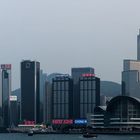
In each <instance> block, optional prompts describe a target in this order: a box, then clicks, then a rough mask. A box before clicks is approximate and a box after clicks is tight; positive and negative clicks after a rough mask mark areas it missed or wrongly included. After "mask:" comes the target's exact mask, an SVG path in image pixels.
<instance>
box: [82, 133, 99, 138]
mask: <svg viewBox="0 0 140 140" xmlns="http://www.w3.org/2000/svg"><path fill="white" fill-rule="evenodd" d="M83 137H84V138H97V134H91V133H85V134H83Z"/></svg>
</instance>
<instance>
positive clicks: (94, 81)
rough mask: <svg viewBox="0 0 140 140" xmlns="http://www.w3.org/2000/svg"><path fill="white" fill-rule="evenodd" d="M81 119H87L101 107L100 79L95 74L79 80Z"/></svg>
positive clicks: (85, 75) (86, 75) (83, 76)
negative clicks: (95, 109) (97, 107)
mask: <svg viewBox="0 0 140 140" xmlns="http://www.w3.org/2000/svg"><path fill="white" fill-rule="evenodd" d="M79 88H80V89H79V90H80V117H79V118H80V119H86V118H87V115H88V114H91V113H94V108H95V107H96V106H99V105H100V79H99V78H97V77H95V75H94V74H83V75H82V76H81V77H80V79H79Z"/></svg>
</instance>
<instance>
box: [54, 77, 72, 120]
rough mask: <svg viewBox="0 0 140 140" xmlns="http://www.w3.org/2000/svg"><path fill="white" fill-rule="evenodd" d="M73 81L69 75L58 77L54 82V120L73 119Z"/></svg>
mask: <svg viewBox="0 0 140 140" xmlns="http://www.w3.org/2000/svg"><path fill="white" fill-rule="evenodd" d="M72 92H73V81H72V79H71V77H70V76H69V75H58V76H56V78H54V79H53V82H52V119H71V118H72V117H73V103H72V99H73V98H72V95H73V94H72Z"/></svg>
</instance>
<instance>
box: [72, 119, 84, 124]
mask: <svg viewBox="0 0 140 140" xmlns="http://www.w3.org/2000/svg"><path fill="white" fill-rule="evenodd" d="M74 124H87V120H85V119H77V120H74Z"/></svg>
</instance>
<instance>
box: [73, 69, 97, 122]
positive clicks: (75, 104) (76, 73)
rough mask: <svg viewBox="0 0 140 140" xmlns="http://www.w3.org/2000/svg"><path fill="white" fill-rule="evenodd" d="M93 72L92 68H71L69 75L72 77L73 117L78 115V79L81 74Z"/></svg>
mask: <svg viewBox="0 0 140 140" xmlns="http://www.w3.org/2000/svg"><path fill="white" fill-rule="evenodd" d="M86 73H88V74H94V68H91V67H80V68H72V69H71V75H72V79H73V84H74V85H73V113H74V114H73V117H74V118H75V119H77V118H79V117H80V92H79V79H80V77H81V76H82V75H83V74H86Z"/></svg>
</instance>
